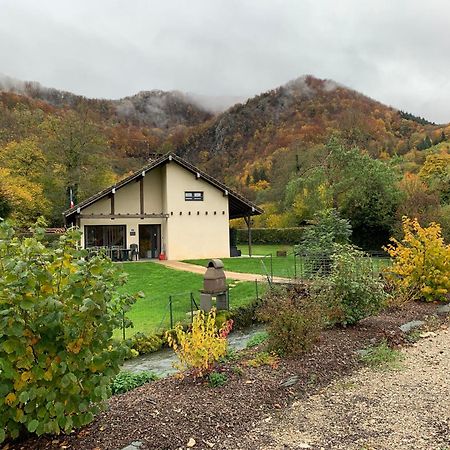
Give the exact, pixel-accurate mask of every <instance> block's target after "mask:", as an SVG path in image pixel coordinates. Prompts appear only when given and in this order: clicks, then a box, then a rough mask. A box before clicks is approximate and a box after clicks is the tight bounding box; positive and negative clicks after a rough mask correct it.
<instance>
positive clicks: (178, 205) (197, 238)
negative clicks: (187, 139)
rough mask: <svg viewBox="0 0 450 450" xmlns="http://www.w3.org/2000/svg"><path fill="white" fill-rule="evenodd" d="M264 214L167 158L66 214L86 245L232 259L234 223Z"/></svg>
mask: <svg viewBox="0 0 450 450" xmlns="http://www.w3.org/2000/svg"><path fill="white" fill-rule="evenodd" d="M262 212H263V211H262V210H261V209H260V208H258V207H257V206H256V205H255V204H253V203H252V202H250V201H248V200H247V199H245V198H244V197H242V196H241V195H239V194H238V193H236V192H234V191H232V190H231V189H230V188H228V187H227V186H225V185H224V184H222V183H221V182H219V181H217V180H216V179H214V178H213V177H211V176H209V175H208V174H206V173H204V172H202V171H201V170H199V169H198V168H196V167H195V166H193V165H192V164H190V163H189V162H187V161H186V160H184V159H182V158H180V157H179V156H177V155H175V154H173V153H168V154H166V155H164V156H162V157H160V158H158V159H157V160H155V161H153V162H151V163H150V164H148V165H147V166H145V167H143V168H142V169H141V170H139V171H137V172H135V173H133V174H132V175H130V176H129V177H127V178H125V179H124V180H122V181H120V182H118V183H116V184H115V185H113V186H111V187H109V188H107V189H104V190H103V191H101V192H99V193H97V194H95V195H93V196H92V197H90V198H88V199H86V200H84V201H83V202H81V203H79V204H78V205H75V206H74V207H73V208H71V209H69V210H67V211H65V212H64V213H63V215H64V218H65V222H66V225H67V226H73V225H77V226H79V227H80V229H81V231H82V233H83V238H82V245H83V246H84V247H85V248H89V247H106V248H112V247H114V248H121V249H127V248H130V247H131V248H134V249H137V251H138V253H139V256H140V257H141V258H158V257H160V258H166V259H172V260H178V259H186V258H212V257H218V258H220V257H228V256H230V242H229V220H230V219H236V218H240V217H243V218H245V220H246V222H247V224H248V226H249V227H250V223H251V221H250V217H251V216H254V215H257V214H261V213H262Z"/></svg>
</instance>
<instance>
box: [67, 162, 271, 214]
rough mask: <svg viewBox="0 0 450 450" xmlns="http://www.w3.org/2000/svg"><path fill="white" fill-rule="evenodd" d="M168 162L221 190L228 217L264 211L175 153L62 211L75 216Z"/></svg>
mask: <svg viewBox="0 0 450 450" xmlns="http://www.w3.org/2000/svg"><path fill="white" fill-rule="evenodd" d="M170 162H174V163H176V164H179V165H180V166H181V167H184V168H185V169H186V170H189V171H190V172H192V173H193V174H194V175H195V176H196V177H197V178H202V179H203V180H205V181H206V182H208V183H209V184H211V185H213V186H215V187H216V188H217V189H219V190H221V191H222V192H223V194H224V195H226V196H227V197H228V209H229V217H230V219H239V218H241V217H248V216H256V215H259V214H262V213H263V212H264V211H263V210H262V209H261V208H259V207H258V206H257V205H255V204H254V203H253V202H251V201H250V200H247V199H246V198H245V197H243V196H242V195H241V194H238V193H237V192H235V191H233V190H232V189H230V188H229V187H228V186H226V185H225V184H223V183H221V182H220V181H218V180H216V179H215V178H213V177H212V176H210V175H208V174H207V173H205V172H203V171H201V170H200V169H198V168H197V167H195V166H194V165H192V164H191V163H189V162H188V161H186V160H185V159H183V158H181V157H180V156H178V155H176V154H175V153H167V154H165V155H164V156H161V157H160V158H158V159H157V160H155V161H153V162H152V163H150V164H148V165H146V166H144V167H143V168H142V169H140V170H138V171H136V172H134V173H133V174H132V175H130V176H128V177H126V178H124V179H123V180H121V181H119V182H118V183H116V184H114V185H112V186H110V187H108V188H106V189H103V190H102V191H100V192H97V193H96V194H94V195H92V196H91V197H89V198H87V199H86V200H84V201H82V202H80V203H78V204H77V205H75V206H74V207H73V208H70V209H67V210H66V211H64V212H63V215H64V217H65V218H66V219H69V218H70V217H71V216H77V215H80V214H81V211H82V210H83V209H84V208H86V207H88V206H90V205H92V204H93V203H95V202H97V201H98V200H101V199H102V198H105V197H108V196H110V195H112V194H114V193H115V192H116V191H117V190H119V189H120V188H121V187H123V186H125V185H127V184H128V183H130V182H132V181H134V180H137V179H139V178H140V177H144V176H145V174H146V173H147V172H150V171H151V170H153V169H156V168H157V167H161V166H163V165H165V164H168V163H170Z"/></svg>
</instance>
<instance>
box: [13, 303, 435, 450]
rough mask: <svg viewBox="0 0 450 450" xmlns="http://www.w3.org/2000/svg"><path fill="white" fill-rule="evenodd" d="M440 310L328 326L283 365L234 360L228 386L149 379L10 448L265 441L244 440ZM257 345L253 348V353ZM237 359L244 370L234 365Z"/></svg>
mask: <svg viewBox="0 0 450 450" xmlns="http://www.w3.org/2000/svg"><path fill="white" fill-rule="evenodd" d="M435 309H436V305H433V304H423V303H411V304H409V305H408V306H407V307H406V308H405V309H403V310H397V311H390V312H384V313H382V314H380V315H378V316H376V317H372V318H368V319H365V320H363V321H361V322H360V323H359V324H358V325H356V326H354V327H352V328H348V329H338V328H336V329H332V330H327V331H324V332H323V333H322V334H321V337H320V340H319V343H318V344H317V346H316V347H315V348H314V349H313V350H312V351H311V352H310V353H308V354H306V355H304V356H303V357H300V358H296V359H281V360H280V362H279V364H278V367H271V366H267V365H264V366H260V367H248V366H247V365H245V364H244V363H236V362H233V363H228V365H225V367H224V368H223V370H224V371H225V372H226V374H227V376H228V382H227V384H225V385H224V386H223V387H219V388H211V387H209V386H208V385H207V383H205V382H201V381H192V380H191V379H189V378H185V379H184V380H180V379H177V378H175V377H170V378H167V379H164V380H161V381H157V382H154V383H151V384H148V385H144V386H142V387H140V388H137V389H135V390H134V391H131V392H128V393H125V394H121V395H117V396H115V397H113V398H111V399H110V400H109V404H108V406H109V407H108V410H107V411H105V412H104V413H102V414H100V415H99V416H98V417H97V419H96V420H95V421H94V422H93V423H91V424H90V425H88V426H86V427H84V428H82V429H81V430H77V431H76V432H74V433H72V434H71V435H69V436H58V437H55V436H50V437H48V436H46V437H41V438H39V439H37V438H29V439H28V440H24V441H22V442H20V443H15V444H14V445H11V444H10V447H9V448H10V449H13V448H14V449H27V450H28V449H47V448H55V449H56V448H58V449H60V448H67V449H102V450H106V449H120V448H123V447H125V446H127V445H129V444H130V443H131V442H133V441H140V442H141V443H142V445H141V447H140V448H141V449H158V450H162V449H177V448H179V447H181V448H186V446H187V444H188V442H189V440H190V439H194V440H195V445H194V447H193V448H202V449H204V448H205V449H207V448H214V449H238V448H245V449H251V448H253V445H254V446H255V448H259V446H260V445H261V442H259V444H258V443H256V442H254V443H249V442H247V441H245V442H244V439H245V437H246V436H247V433H248V431H250V430H251V429H252V428H253V427H254V424H256V423H257V422H258V421H260V420H266V421H270V420H273V418H274V417H275V416H276V415H278V414H279V413H280V411H282V410H283V409H284V408H285V407H286V406H288V405H289V404H290V403H291V402H292V401H293V400H295V399H298V398H301V397H302V396H304V395H307V394H310V393H312V392H314V391H315V390H317V389H318V388H320V387H322V386H324V385H326V384H328V383H329V382H331V381H332V380H333V379H336V378H338V377H340V376H342V375H345V374H348V373H350V372H352V371H353V370H355V369H356V368H357V367H359V365H360V364H361V363H360V360H359V357H358V354H357V353H356V351H357V350H359V349H362V348H364V347H367V346H368V345H370V344H372V343H374V342H375V341H379V340H381V339H387V340H388V341H390V342H392V343H394V344H402V343H404V342H405V340H404V335H403V334H402V332H401V331H400V330H399V328H398V326H399V325H401V324H403V323H405V322H407V321H410V320H412V319H419V318H423V317H424V316H426V315H429V314H431V313H432V312H434V311H435ZM255 351H256V350H254V349H252V350H248V351H247V356H246V357H247V358H249V357H251V354H252V353H254V352H255ZM244 353H245V352H244ZM244 359H245V355H244ZM232 365H233V366H236V365H238V366H239V367H240V370H239V371H238V370H232V367H231V366H232ZM258 439H265V437H264V436H260V437H258ZM192 443H193V441H192V440H191V442H190V444H192Z"/></svg>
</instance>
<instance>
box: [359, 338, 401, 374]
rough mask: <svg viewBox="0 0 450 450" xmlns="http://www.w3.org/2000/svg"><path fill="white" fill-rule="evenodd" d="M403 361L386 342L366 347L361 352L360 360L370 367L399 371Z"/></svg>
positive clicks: (398, 353)
mask: <svg viewBox="0 0 450 450" xmlns="http://www.w3.org/2000/svg"><path fill="white" fill-rule="evenodd" d="M403 359H404V356H403V354H402V353H401V352H400V351H398V350H395V349H393V348H391V347H389V345H388V343H387V342H386V341H382V342H381V343H380V344H378V345H374V346H371V347H368V348H367V349H365V350H363V351H362V352H361V360H362V361H363V362H364V363H365V364H367V365H368V366H370V367H376V368H381V369H389V370H394V369H399V368H400V367H401V364H400V363H401V361H402V360H403Z"/></svg>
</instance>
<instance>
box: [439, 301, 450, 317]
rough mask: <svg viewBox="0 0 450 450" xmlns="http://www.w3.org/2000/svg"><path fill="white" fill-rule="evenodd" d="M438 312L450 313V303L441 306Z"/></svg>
mask: <svg viewBox="0 0 450 450" xmlns="http://www.w3.org/2000/svg"><path fill="white" fill-rule="evenodd" d="M436 313H437V314H442V315H445V314H450V303H447V304H446V305H442V306H439V308H438V309H437V310H436Z"/></svg>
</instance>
